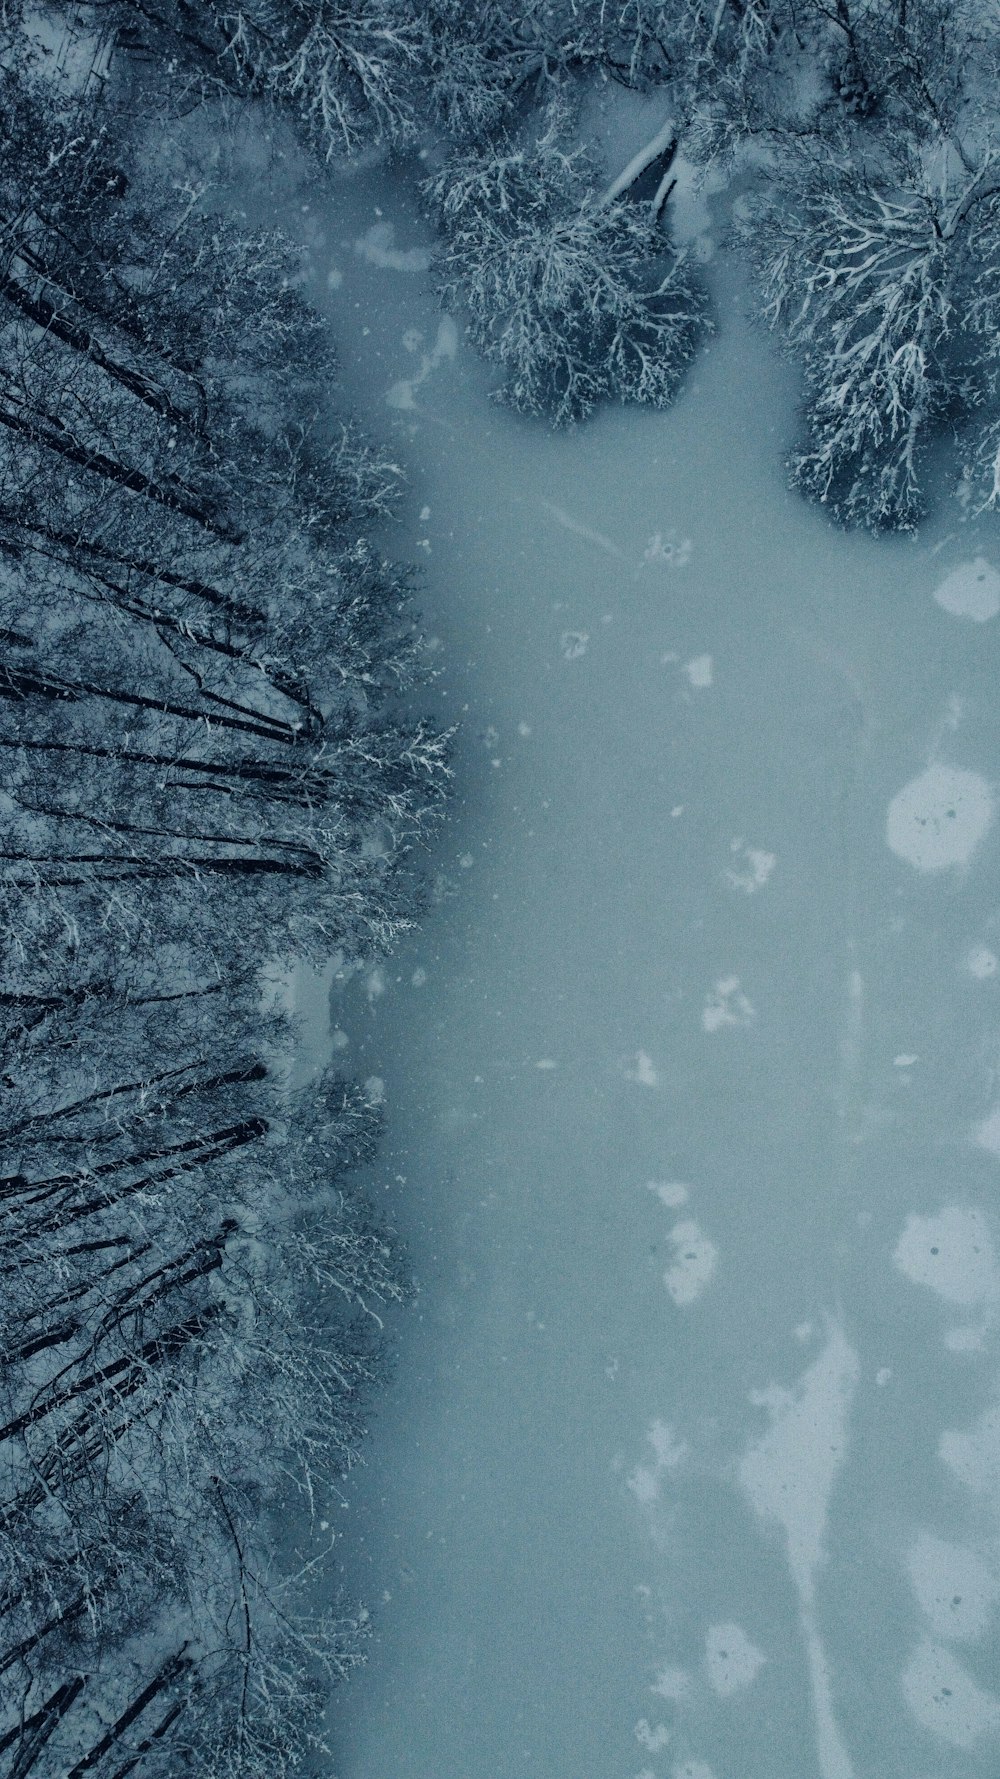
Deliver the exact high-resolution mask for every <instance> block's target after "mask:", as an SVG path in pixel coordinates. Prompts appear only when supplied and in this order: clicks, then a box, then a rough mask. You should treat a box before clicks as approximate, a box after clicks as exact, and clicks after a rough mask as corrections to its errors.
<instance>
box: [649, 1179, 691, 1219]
mask: <svg viewBox="0 0 1000 1779" xmlns="http://www.w3.org/2000/svg"><path fill="white" fill-rule="evenodd" d="M646 1191H647V1192H655V1193H656V1196H657V1198H658V1199H659V1201H660V1203H661V1205H666V1206H667V1208H668V1210H671V1211H675V1210H678V1209H679V1208H680V1206H681V1205H686V1204H687V1201H688V1199H689V1198H690V1196H691V1193H690V1189H689V1188H688V1187H687V1186H684V1185H682V1184H681V1182H680V1180H647V1181H646Z"/></svg>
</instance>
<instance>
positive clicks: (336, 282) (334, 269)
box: [326, 266, 344, 290]
mask: <svg viewBox="0 0 1000 1779" xmlns="http://www.w3.org/2000/svg"><path fill="white" fill-rule="evenodd" d="M343 282H344V274H343V272H342V271H341V270H340V268H339V267H338V266H331V267H330V270H329V271H328V272H327V275H326V288H327V290H339V289H340V287H341V285H342V284H343Z"/></svg>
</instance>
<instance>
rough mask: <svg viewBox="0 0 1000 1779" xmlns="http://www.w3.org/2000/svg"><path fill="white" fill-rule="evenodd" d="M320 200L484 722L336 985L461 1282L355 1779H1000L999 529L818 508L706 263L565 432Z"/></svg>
mask: <svg viewBox="0 0 1000 1779" xmlns="http://www.w3.org/2000/svg"><path fill="white" fill-rule="evenodd" d="M299 201H300V202H301V204H302V205H305V206H307V208H305V209H299V210H297V211H294V210H291V209H290V210H289V211H288V212H287V213H286V214H284V215H282V216H281V217H280V218H279V220H281V221H282V222H283V223H284V224H285V225H288V224H289V223H290V222H292V223H293V222H294V221H295V218H296V216H297V218H298V225H297V226H298V232H299V233H300V234H301V236H302V238H303V239H304V240H305V241H307V242H308V244H309V246H310V248H311V256H312V257H311V265H312V279H313V286H314V291H315V294H316V297H317V300H319V301H320V302H321V303H322V304H323V305H324V306H325V307H326V308H327V309H328V310H329V312H330V313H331V315H332V316H333V318H334V322H335V326H336V330H337V335H338V339H339V341H340V344H341V348H342V351H343V357H344V381H345V385H346V391H347V395H348V398H349V399H350V401H351V403H352V404H353V405H356V406H357V407H359V408H360V409H361V410H362V412H363V415H364V418H365V420H366V422H367V424H368V425H369V427H370V429H371V430H373V431H374V432H376V433H378V434H379V435H381V436H382V437H384V438H387V439H389V440H391V441H393V443H394V448H396V449H397V450H398V454H399V458H400V461H401V462H402V463H404V464H405V466H406V470H407V474H408V477H409V491H408V495H407V498H406V503H405V508H404V514H403V517H402V520H401V522H400V524H399V526H398V527H397V528H396V529H395V531H394V532H393V534H392V537H391V540H390V543H389V547H390V548H391V549H392V550H393V553H395V554H396V555H398V556H401V557H405V558H408V559H410V560H411V561H413V562H414V563H416V564H418V565H419V566H420V567H421V569H425V570H426V588H425V591H424V592H423V595H422V601H421V603H422V606H423V610H424V615H425V624H426V627H427V629H428V632H429V634H430V635H431V636H432V637H434V638H436V639H438V642H437V650H438V652H437V655H436V657H435V658H436V660H438V661H439V663H440V676H439V678H438V679H437V681H436V682H435V684H434V685H433V686H432V687H431V688H430V689H429V691H428V694H427V698H426V701H425V702H426V705H427V707H428V708H430V709H433V710H434V711H435V712H436V713H437V714H438V715H439V716H440V717H441V719H442V721H450V720H456V721H460V722H461V723H462V725H463V726H462V730H461V733H460V736H459V740H458V748H457V759H456V766H457V795H456V799H455V802H454V805H453V810H452V816H451V821H450V825H449V826H448V828H447V831H446V832H445V834H444V837H443V840H442V843H441V844H440V846H439V849H438V853H437V857H436V859H435V861H434V865H433V869H434V871H435V872H436V878H435V898H434V903H433V905H432V907H431V908H430V910H429V912H428V915H427V918H426V920H425V922H424V925H423V929H422V931H421V933H420V935H419V937H417V938H416V939H415V940H414V941H413V942H412V943H411V944H408V945H406V946H405V947H404V948H403V949H402V950H401V951H400V952H399V953H398V954H397V955H396V956H395V957H394V958H392V959H390V960H388V961H387V962H382V963H381V964H380V965H379V967H378V968H377V969H373V970H372V972H371V973H370V974H369V975H367V976H366V977H362V978H355V979H353V980H352V981H350V982H348V983H346V984H335V985H334V995H333V1001H332V1028H333V1035H332V1038H331V1039H330V1040H329V1042H330V1043H332V1045H333V1046H334V1050H335V1052H336V1054H337V1057H338V1061H342V1063H343V1065H344V1066H345V1067H346V1068H348V1069H349V1070H350V1071H351V1072H352V1073H356V1074H358V1075H359V1076H360V1077H362V1078H365V1079H368V1080H369V1081H370V1083H371V1089H370V1090H371V1092H372V1094H373V1095H375V1096H377V1097H381V1096H382V1095H383V1094H384V1098H385V1103H386V1108H387V1120H388V1122H387V1136H386V1141H385V1145H384V1148H383V1151H382V1155H381V1158H380V1161H379V1165H378V1168H377V1170H376V1171H375V1175H374V1178H375V1183H376V1186H377V1188H378V1189H380V1190H381V1188H382V1186H383V1185H384V1187H385V1189H386V1193H387V1196H388V1197H389V1198H390V1199H391V1202H392V1205H393V1209H394V1214H395V1216H396V1218H397V1220H398V1222H399V1224H400V1226H401V1229H402V1231H403V1233H404V1235H405V1237H406V1239H407V1241H408V1243H409V1247H410V1252H411V1257H412V1261H413V1264H414V1267H415V1270H416V1273H417V1275H418V1278H419V1281H420V1285H421V1295H420V1298H419V1301H418V1303H417V1305H416V1307H415V1309H413V1310H411V1311H410V1312H409V1313H408V1314H406V1315H405V1316H404V1317H403V1318H402V1319H401V1322H400V1324H399V1338H400V1351H399V1364H398V1371H397V1375H396V1379H395V1383H394V1385H393V1386H392V1388H391V1390H390V1391H389V1392H388V1394H387V1395H386V1396H385V1397H383V1398H382V1400H381V1401H380V1403H379V1405H378V1408H377V1416H376V1430H375V1434H374V1437H373V1439H372V1441H371V1442H370V1445H369V1447H368V1462H367V1466H366V1468H365V1469H364V1470H363V1471H362V1472H361V1473H359V1474H357V1475H356V1477H355V1478H353V1479H352V1481H351V1484H350V1486H349V1488H348V1489H347V1491H346V1498H345V1507H344V1510H343V1512H342V1515H341V1518H342V1522H343V1524H342V1527H341V1529H342V1530H343V1532H344V1534H345V1536H344V1538H343V1541H342V1547H341V1548H342V1551H343V1559H342V1578H343V1581H344V1583H345V1585H346V1586H347V1588H348V1589H349V1590H350V1591H352V1592H355V1593H360V1594H361V1595H362V1596H363V1597H364V1598H365V1599H366V1601H367V1603H368V1605H369V1607H370V1610H371V1613H372V1618H373V1623H374V1637H373V1641H372V1646H371V1660H370V1663H369V1665H368V1667H367V1668H366V1669H365V1670H364V1671H362V1672H359V1673H358V1674H357V1676H356V1677H352V1678H351V1680H350V1681H349V1682H347V1683H346V1684H345V1686H344V1687H343V1688H342V1689H341V1690H340V1692H339V1693H338V1695H337V1696H336V1699H335V1701H334V1703H333V1706H332V1708H331V1714H330V1717H331V1732H332V1735H333V1737H334V1742H335V1746H336V1748H337V1751H338V1758H337V1763H336V1771H337V1773H338V1774H339V1775H340V1779H431V1776H433V1779H966V1776H968V1779H974V1776H975V1779H980V1776H981V1779H987V1775H994V1774H995V1773H996V1772H997V1770H998V1766H997V1763H998V1760H1000V1679H998V1677H997V1674H996V1668H995V1651H996V1637H997V1625H998V1620H997V1607H998V1605H1000V1382H998V1365H997V1356H998V1353H1000V1259H998V1254H997V1242H998V1240H1000V1237H998V1234H997V1219H996V1214H995V1207H996V1205H997V1202H998V1185H1000V1002H998V996H1000V967H998V957H1000V825H998V824H997V821H996V810H997V796H998V782H1000V673H998V640H997V639H998V634H1000V632H998V614H1000V538H998V535H997V532H996V529H995V528H994V527H993V526H991V525H989V524H986V523H984V522H979V521H976V520H975V519H974V518H973V517H971V516H966V517H965V518H963V514H962V509H961V508H960V507H959V506H958V505H957V504H955V503H950V505H949V507H948V508H947V510H946V511H945V513H944V517H943V519H942V520H941V522H940V523H939V524H938V525H937V526H935V525H934V524H931V525H930V526H928V527H927V528H926V529H925V531H924V532H922V534H921V535H920V537H919V539H918V540H917V541H916V542H913V541H898V540H897V541H882V542H879V541H873V540H871V539H869V538H864V537H849V536H845V535H843V534H841V533H838V532H836V531H834V530H833V529H832V528H831V527H830V526H829V525H828V524H827V522H826V521H825V519H824V518H823V516H822V514H821V513H819V512H817V511H814V510H810V509H809V508H807V507H806V506H805V505H804V504H803V503H802V502H801V500H800V499H799V498H798V497H796V496H793V495H791V494H789V493H787V492H786V490H785V487H784V481H783V472H782V456H783V451H784V449H785V447H786V446H787V445H788V444H789V443H790V441H791V439H792V436H793V432H794V420H793V402H794V379H793V378H792V377H791V375H790V374H789V373H788V372H787V371H786V370H785V369H783V368H782V367H781V366H780V365H778V364H777V363H776V361H775V358H774V355H773V353H772V351H771V349H770V347H769V345H768V344H767V343H766V342H764V341H762V340H761V339H760V338H759V336H758V335H756V334H755V332H754V331H753V330H752V329H751V328H750V327H749V326H748V324H747V321H746V319H745V316H744V314H743V309H744V307H745V304H746V297H745V295H743V294H740V293H739V292H738V290H737V288H736V285H735V282H734V280H733V275H732V271H731V268H730V269H729V270H727V269H726V267H725V266H724V265H721V264H720V262H719V261H718V260H716V261H715V262H713V264H711V265H709V267H708V272H709V276H710V278H711V279H712V282H713V291H714V297H715V302H716V309H717V318H718V323H719V333H718V337H717V338H716V339H715V341H714V342H713V343H711V345H710V346H709V348H708V350H707V351H706V352H705V353H704V355H703V356H701V357H700V358H699V359H698V361H697V363H696V365H695V367H694V370H693V373H692V375H691V376H690V377H689V379H688V381H687V384H686V386H685V389H684V392H683V394H682V396H681V398H680V400H679V401H678V403H677V405H676V407H675V408H674V409H673V410H672V411H671V412H669V413H666V414H654V413H650V412H647V411H640V410H634V409H633V410H620V411H607V412H604V413H602V414H600V415H599V416H598V417H597V418H596V419H595V420H593V421H591V422H590V423H588V424H587V425H585V426H584V427H582V428H580V429H579V430H578V431H576V432H574V433H570V434H563V435H553V434H552V433H550V432H548V431H546V430H545V429H544V427H542V426H540V425H532V424H529V423H527V422H525V421H524V420H522V419H518V418H515V417H513V416H511V415H509V414H506V413H504V412H502V411H500V410H498V409H496V408H494V407H492V406H491V405H490V404H489V403H488V401H487V399H486V393H485V392H486V389H487V386H488V380H487V376H486V374H485V372H484V370H483V367H482V365H481V364H480V363H479V361H478V360H477V359H476V358H475V357H474V356H473V355H472V353H471V352H470V351H469V350H468V348H467V346H466V344H465V342H464V340H463V332H462V325H461V318H460V317H458V318H455V319H451V318H446V317H442V316H441V314H440V313H439V311H438V310H437V308H436V306H435V302H434V298H433V294H432V291H431V286H430V280H429V276H428V270H427V268H428V260H429V253H428V244H429V235H428V232H427V230H426V228H425V226H424V225H423V223H422V222H421V221H420V219H419V217H418V215H417V213H416V211H415V209H414V208H413V206H412V203H411V201H410V199H409V197H408V195H407V194H406V192H405V191H400V190H395V191H394V190H393V188H392V186H391V185H390V183H389V181H388V180H387V178H386V176H385V175H384V174H380V173H377V172H375V173H368V174H361V175H358V176H356V177H354V178H353V179H350V180H346V181H344V182H342V183H339V184H333V185H332V186H330V187H325V186H322V185H319V186H313V187H312V188H310V189H307V190H306V189H304V190H303V192H302V193H301V194H300V200H299ZM720 222H721V217H717V218H716V226H717V227H718V225H719V223H720ZM694 232H695V234H696V237H697V239H696V251H697V252H698V253H699V256H700V257H702V258H705V259H708V258H709V256H710V254H711V248H712V237H711V231H710V230H709V231H707V232H706V231H705V230H704V229H703V228H699V227H698V226H696V227H695V230H694ZM304 993H305V998H306V1000H307V1002H308V1003H309V1004H310V1005H311V1008H312V1012H313V1017H314V1020H316V1021H319V1022H320V1023H319V1024H318V1025H316V1027H315V1030H316V1044H317V1054H319V1053H320V1051H322V1050H323V1049H324V1048H325V1045H326V1043H327V1042H328V1040H326V1039H325V1038H324V1037H323V1036H322V1031H321V1027H322V1023H323V1021H324V1020H325V1006H324V1001H325V996H324V994H322V993H321V992H320V985H319V984H318V983H316V982H314V983H312V984H311V985H309V984H306V985H305V987H304Z"/></svg>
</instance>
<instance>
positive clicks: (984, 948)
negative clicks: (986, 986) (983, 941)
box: [965, 945, 1000, 982]
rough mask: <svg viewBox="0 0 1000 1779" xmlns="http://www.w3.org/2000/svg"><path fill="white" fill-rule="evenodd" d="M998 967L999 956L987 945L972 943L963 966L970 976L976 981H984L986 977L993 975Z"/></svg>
mask: <svg viewBox="0 0 1000 1779" xmlns="http://www.w3.org/2000/svg"><path fill="white" fill-rule="evenodd" d="M998 967H1000V958H998V957H997V954H996V952H995V951H991V950H990V949H989V946H988V945H974V946H973V948H972V950H971V951H970V952H969V953H968V955H967V957H966V959H965V968H966V970H967V971H968V973H969V975H970V976H975V978H976V980H977V981H978V982H985V981H986V980H987V978H988V977H990V976H995V975H996V973H997V969H998Z"/></svg>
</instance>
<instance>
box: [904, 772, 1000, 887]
mask: <svg viewBox="0 0 1000 1779" xmlns="http://www.w3.org/2000/svg"><path fill="white" fill-rule="evenodd" d="M994 812H995V811H994V801H993V793H992V791H991V789H990V786H989V785H988V784H987V782H986V780H985V778H982V777H981V776H980V774H979V773H978V772H963V771H960V770H959V769H958V768H957V767H953V766H929V767H928V768H927V771H926V772H921V773H920V775H919V776H918V777H917V778H914V779H911V780H910V782H909V784H907V785H904V786H903V788H902V790H901V791H897V793H896V795H895V797H893V799H892V802H891V803H890V804H889V812H888V815H887V817H886V826H885V838H886V844H887V845H888V846H889V847H890V848H891V850H892V851H893V852H894V853H895V854H896V855H897V857H898V858H901V859H905V860H906V862H907V864H910V865H913V866H915V868H916V869H917V870H918V871H943V870H946V869H947V868H948V867H949V866H951V865H967V864H968V862H969V860H970V859H971V858H972V855H973V853H974V852H975V850H976V848H977V846H978V845H979V843H980V841H981V840H982V839H983V837H984V835H985V834H986V833H987V832H988V831H989V829H990V827H991V826H992V823H993V816H994Z"/></svg>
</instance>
